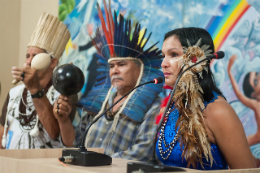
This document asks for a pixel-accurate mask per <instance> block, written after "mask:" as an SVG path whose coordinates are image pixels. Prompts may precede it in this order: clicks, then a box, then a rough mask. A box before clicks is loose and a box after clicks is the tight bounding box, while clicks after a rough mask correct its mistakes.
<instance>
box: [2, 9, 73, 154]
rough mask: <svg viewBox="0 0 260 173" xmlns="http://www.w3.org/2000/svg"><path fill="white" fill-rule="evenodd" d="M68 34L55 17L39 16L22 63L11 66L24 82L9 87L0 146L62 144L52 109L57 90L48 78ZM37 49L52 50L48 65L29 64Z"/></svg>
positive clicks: (41, 146)
mask: <svg viewBox="0 0 260 173" xmlns="http://www.w3.org/2000/svg"><path fill="white" fill-rule="evenodd" d="M69 38H70V33H69V31H68V29H67V27H66V26H65V25H64V24H63V23H62V22H60V21H59V19H58V18H57V17H54V16H52V15H50V14H47V13H44V14H43V15H42V16H41V17H40V19H39V21H38V24H37V26H36V29H35V30H34V32H33V34H32V37H31V40H30V42H29V44H28V49H27V53H26V60H25V64H24V67H23V68H18V67H12V74H13V77H14V78H15V79H17V80H22V81H23V84H22V85H19V86H16V87H14V88H12V89H11V90H10V92H9V94H8V96H7V98H6V101H5V104H4V107H3V110H2V116H1V118H0V124H1V125H0V126H1V128H0V136H1V137H0V138H2V136H3V138H2V140H1V141H2V142H1V144H0V146H1V148H6V149H30V148H54V147H61V146H62V145H61V143H60V140H58V139H59V138H58V137H59V133H60V129H59V125H58V122H57V120H56V118H55V117H54V115H53V111H52V109H53V103H54V102H55V101H56V100H57V99H58V97H59V93H58V92H57V91H56V90H55V89H54V88H53V86H52V81H51V79H52V74H53V69H54V68H55V67H56V65H57V64H58V61H59V58H60V56H61V55H62V53H63V50H64V48H65V46H66V44H67V42H68V40H69ZM39 53H48V54H49V53H51V54H52V55H51V56H50V58H51V63H50V65H49V66H48V67H47V69H45V70H41V71H36V70H35V69H33V68H31V62H32V59H33V58H34V56H35V55H37V54H39ZM7 130H8V132H6V131H7Z"/></svg>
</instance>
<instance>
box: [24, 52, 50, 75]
mask: <svg viewBox="0 0 260 173" xmlns="http://www.w3.org/2000/svg"><path fill="white" fill-rule="evenodd" d="M39 53H46V52H45V51H44V50H43V49H40V48H38V47H28V49H27V52H26V60H25V63H26V65H28V66H30V67H31V63H32V59H33V58H34V56H35V55H37V54H39ZM48 70H52V69H51V68H50V66H49V67H48V68H47V69H45V70H41V71H37V74H38V77H39V78H40V79H41V78H44V75H45V74H46V73H47V72H48Z"/></svg>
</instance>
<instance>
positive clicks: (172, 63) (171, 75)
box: [161, 35, 183, 87]
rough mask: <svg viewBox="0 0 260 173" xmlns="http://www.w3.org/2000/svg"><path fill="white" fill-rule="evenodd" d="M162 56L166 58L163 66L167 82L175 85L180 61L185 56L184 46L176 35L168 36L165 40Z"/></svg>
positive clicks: (169, 84)
mask: <svg viewBox="0 0 260 173" xmlns="http://www.w3.org/2000/svg"><path fill="white" fill-rule="evenodd" d="M162 56H163V57H164V58H163V62H162V64H161V66H162V70H163V73H164V77H165V84H166V85H168V86H171V87H173V86H174V84H175V82H176V79H177V77H178V74H179V72H180V69H181V68H180V67H178V62H179V60H180V59H181V58H182V56H183V48H182V46H181V43H180V41H179V39H178V38H177V37H176V36H174V35H173V36H171V37H168V38H167V39H166V40H165V41H164V42H163V46H162Z"/></svg>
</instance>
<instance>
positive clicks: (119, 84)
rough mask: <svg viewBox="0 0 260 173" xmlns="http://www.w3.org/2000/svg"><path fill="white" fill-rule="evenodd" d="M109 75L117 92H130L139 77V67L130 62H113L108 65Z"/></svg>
mask: <svg viewBox="0 0 260 173" xmlns="http://www.w3.org/2000/svg"><path fill="white" fill-rule="evenodd" d="M109 68H110V69H109V75H110V79H111V83H112V85H113V86H114V87H115V88H116V89H117V90H121V89H123V90H131V89H133V88H134V87H135V85H136V82H137V79H138V77H139V75H140V70H141V68H140V66H139V65H138V64H137V63H136V62H134V61H132V60H115V61H111V62H110V63H109Z"/></svg>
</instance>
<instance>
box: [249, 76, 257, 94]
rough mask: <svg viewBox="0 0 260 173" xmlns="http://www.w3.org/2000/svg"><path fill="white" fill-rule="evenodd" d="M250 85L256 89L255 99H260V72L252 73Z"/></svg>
mask: <svg viewBox="0 0 260 173" xmlns="http://www.w3.org/2000/svg"><path fill="white" fill-rule="evenodd" d="M249 83H250V85H251V86H252V88H253V89H254V91H255V92H254V97H260V72H251V73H250V77H249Z"/></svg>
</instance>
